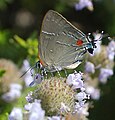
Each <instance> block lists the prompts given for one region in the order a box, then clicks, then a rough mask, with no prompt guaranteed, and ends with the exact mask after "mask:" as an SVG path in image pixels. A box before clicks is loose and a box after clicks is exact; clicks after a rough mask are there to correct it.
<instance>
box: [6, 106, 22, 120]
mask: <svg viewBox="0 0 115 120" xmlns="http://www.w3.org/2000/svg"><path fill="white" fill-rule="evenodd" d="M8 120H23V113H22V109H21V108H13V110H12V111H11V113H10V115H9V117H8Z"/></svg>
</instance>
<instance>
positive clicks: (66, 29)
mask: <svg viewBox="0 0 115 120" xmlns="http://www.w3.org/2000/svg"><path fill="white" fill-rule="evenodd" d="M79 39H82V40H83V42H84V43H87V42H88V41H87V38H86V36H85V34H84V33H82V32H81V31H80V30H78V29H77V28H75V27H74V26H73V25H72V24H71V23H69V22H68V21H67V20H66V19H65V18H64V17H63V16H62V15H60V14H59V13H57V12H55V11H53V10H50V11H48V12H47V13H46V15H45V17H44V20H43V23H42V29H41V33H40V41H39V57H40V59H41V60H42V62H43V64H44V66H48V67H49V69H50V66H55V67H57V68H58V67H61V68H65V67H66V66H69V65H71V64H73V63H75V62H76V61H78V60H81V59H82V58H83V55H82V53H84V51H85V50H84V47H82V46H81V47H80V46H76V41H77V40H79ZM74 45H75V46H74Z"/></svg>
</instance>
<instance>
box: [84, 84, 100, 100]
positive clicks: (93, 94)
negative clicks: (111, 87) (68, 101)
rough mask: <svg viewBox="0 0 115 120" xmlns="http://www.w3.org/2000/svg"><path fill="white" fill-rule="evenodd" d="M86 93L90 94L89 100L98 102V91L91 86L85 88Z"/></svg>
mask: <svg viewBox="0 0 115 120" xmlns="http://www.w3.org/2000/svg"><path fill="white" fill-rule="evenodd" d="M86 93H88V94H90V96H91V98H92V99H94V100H99V98H100V90H99V89H96V88H94V87H92V86H87V87H86Z"/></svg>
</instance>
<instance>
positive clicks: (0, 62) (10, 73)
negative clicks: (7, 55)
mask: <svg viewBox="0 0 115 120" xmlns="http://www.w3.org/2000/svg"><path fill="white" fill-rule="evenodd" d="M0 69H2V70H5V73H4V75H3V76H2V77H1V78H0V86H1V92H6V91H8V90H9V87H10V84H12V83H17V84H20V83H21V80H19V77H20V75H21V73H20V71H19V70H18V68H17V66H16V65H15V64H14V63H13V62H12V61H11V60H7V59H0Z"/></svg>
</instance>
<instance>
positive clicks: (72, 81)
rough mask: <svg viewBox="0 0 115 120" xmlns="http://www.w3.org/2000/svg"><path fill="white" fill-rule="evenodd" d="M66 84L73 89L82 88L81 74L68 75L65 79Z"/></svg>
mask: <svg viewBox="0 0 115 120" xmlns="http://www.w3.org/2000/svg"><path fill="white" fill-rule="evenodd" d="M66 83H67V84H68V85H71V86H72V88H73V89H78V88H81V89H82V88H83V86H84V84H83V80H82V73H81V72H79V73H77V72H75V73H73V74H69V76H68V77H67V80H66Z"/></svg>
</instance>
